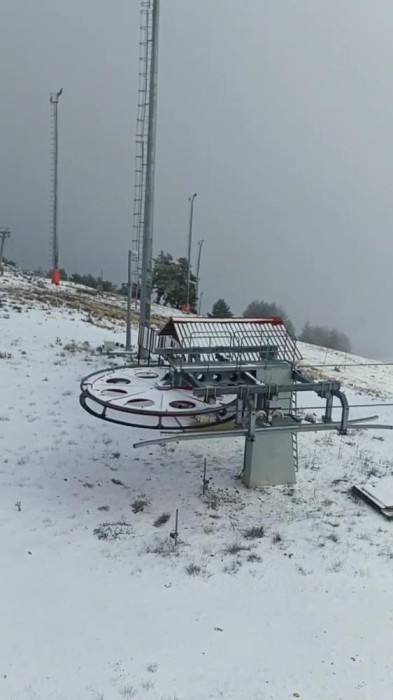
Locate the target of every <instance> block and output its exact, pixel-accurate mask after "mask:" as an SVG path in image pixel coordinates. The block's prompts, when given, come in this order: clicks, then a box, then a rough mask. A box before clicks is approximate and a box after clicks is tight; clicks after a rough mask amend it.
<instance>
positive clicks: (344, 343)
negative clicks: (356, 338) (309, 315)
mask: <svg viewBox="0 0 393 700" xmlns="http://www.w3.org/2000/svg"><path fill="white" fill-rule="evenodd" d="M299 340H302V341H303V343H311V344H312V345H320V346H321V347H323V348H332V349H333V350H340V351H341V352H351V342H350V340H349V338H348V336H347V335H345V333H342V332H341V331H338V330H337V328H325V327H324V326H312V325H311V323H309V321H307V323H306V324H305V326H304V328H303V330H302V332H301V334H300V336H299Z"/></svg>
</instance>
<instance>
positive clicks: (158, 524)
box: [153, 513, 171, 527]
mask: <svg viewBox="0 0 393 700" xmlns="http://www.w3.org/2000/svg"><path fill="white" fill-rule="evenodd" d="M170 517H171V514H170V513H162V515H159V516H158V518H156V519H155V521H154V523H153V525H154V527H161V526H162V525H165V523H167V522H168V520H169V519H170Z"/></svg>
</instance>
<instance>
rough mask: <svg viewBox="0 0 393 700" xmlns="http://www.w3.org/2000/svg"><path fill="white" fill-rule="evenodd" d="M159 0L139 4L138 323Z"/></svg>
mask: <svg viewBox="0 0 393 700" xmlns="http://www.w3.org/2000/svg"><path fill="white" fill-rule="evenodd" d="M158 22H159V0H143V1H142V4H141V22H140V47H139V84H138V109H137V124H136V144H135V146H136V152H135V185H134V213H133V227H132V228H133V233H132V255H131V274H130V278H129V286H130V287H131V290H132V292H133V296H135V297H137V296H139V295H140V323H142V324H143V325H148V324H149V321H150V306H151V287H152V281H151V279H152V255H153V214H154V172H155V147H156V120H157V74H158Z"/></svg>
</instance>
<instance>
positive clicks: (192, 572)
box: [186, 564, 201, 576]
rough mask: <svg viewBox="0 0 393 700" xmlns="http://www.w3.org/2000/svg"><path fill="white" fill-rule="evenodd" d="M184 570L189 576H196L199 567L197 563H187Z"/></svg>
mask: <svg viewBox="0 0 393 700" xmlns="http://www.w3.org/2000/svg"><path fill="white" fill-rule="evenodd" d="M186 571H187V573H188V574H189V575H190V576H198V574H200V573H201V567H200V566H198V564H188V566H186Z"/></svg>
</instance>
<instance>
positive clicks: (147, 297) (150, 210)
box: [140, 0, 160, 357]
mask: <svg viewBox="0 0 393 700" xmlns="http://www.w3.org/2000/svg"><path fill="white" fill-rule="evenodd" d="M152 2H153V10H152V38H151V61H150V84H149V118H148V133H147V149H146V189H145V201H144V219H143V247H142V281H141V298H140V323H141V324H142V325H145V326H147V325H149V322H150V312H151V293H152V263H153V219H154V174H155V158H156V130H157V89H158V27H159V11H160V0H152ZM140 351H141V357H146V356H147V353H146V352H145V350H144V349H143V348H140Z"/></svg>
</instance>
